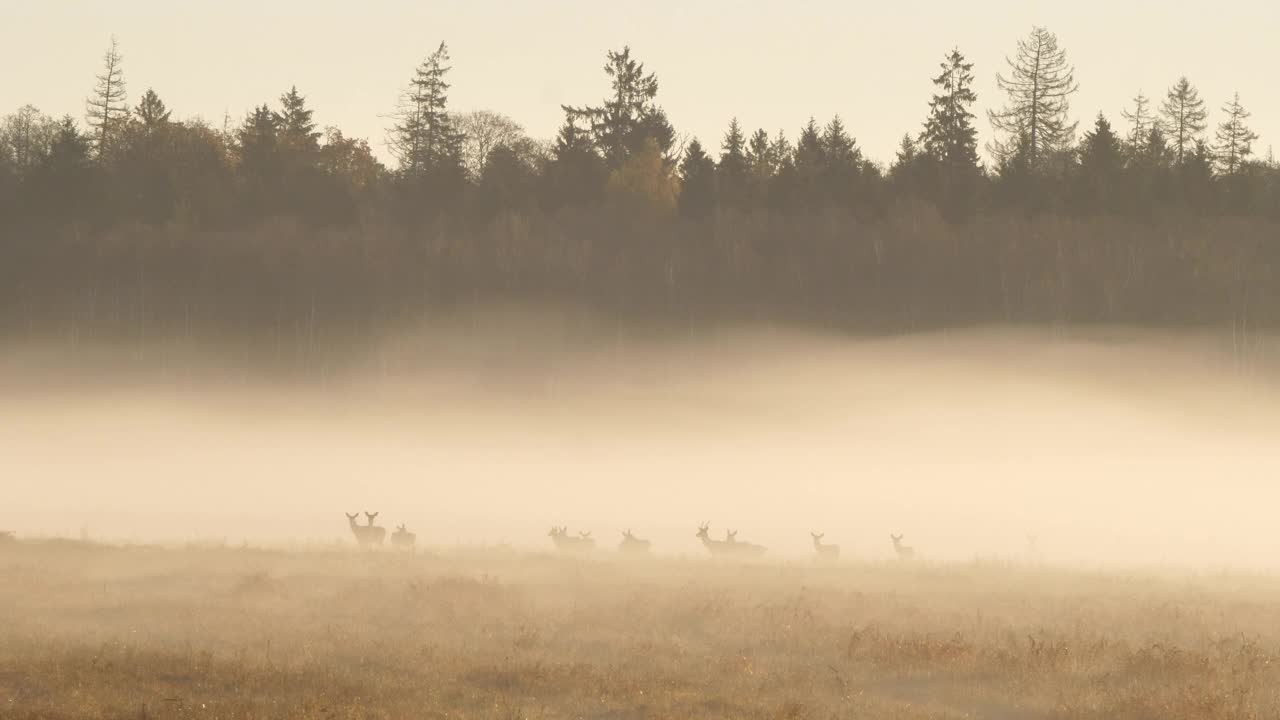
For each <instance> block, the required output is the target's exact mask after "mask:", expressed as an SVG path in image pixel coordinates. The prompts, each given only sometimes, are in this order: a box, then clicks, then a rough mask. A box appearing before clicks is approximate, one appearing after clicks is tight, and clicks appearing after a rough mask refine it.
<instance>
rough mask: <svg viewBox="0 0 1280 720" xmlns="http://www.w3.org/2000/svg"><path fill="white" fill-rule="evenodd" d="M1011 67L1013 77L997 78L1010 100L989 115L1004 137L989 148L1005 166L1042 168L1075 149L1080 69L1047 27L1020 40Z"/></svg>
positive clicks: (1033, 30) (1038, 29)
mask: <svg viewBox="0 0 1280 720" xmlns="http://www.w3.org/2000/svg"><path fill="white" fill-rule="evenodd" d="M1005 62H1007V63H1008V64H1009V76H1008V77H1005V76H1004V75H1002V74H997V75H996V82H997V83H998V84H999V86H1000V89H1001V90H1003V91H1004V92H1005V93H1006V94H1007V95H1008V96H1009V100H1008V103H1007V104H1006V105H1005V106H1004V107H1003V108H1001V109H999V110H992V111H990V112H989V113H988V117H989V118H990V120H991V125H992V127H993V128H994V129H995V130H996V131H997V132H999V133H1003V134H1004V137H1003V138H997V139H996V140H994V141H992V143H991V144H990V145H989V146H988V147H989V149H990V150H991V152H992V154H993V155H995V156H996V158H997V159H998V160H1000V161H1001V163H1002V164H1004V165H1011V164H1019V165H1026V166H1027V167H1029V168H1031V169H1040V168H1042V167H1043V166H1044V164H1045V162H1046V160H1047V159H1048V158H1051V157H1053V156H1054V155H1055V154H1057V153H1058V152H1059V151H1061V150H1064V149H1067V148H1069V147H1070V145H1071V141H1072V137H1073V136H1074V135H1075V131H1076V123H1073V122H1070V121H1069V119H1068V112H1069V111H1070V108H1071V106H1070V102H1069V98H1070V97H1071V95H1072V94H1074V93H1075V92H1076V90H1078V89H1079V85H1078V84H1077V83H1076V81H1075V68H1074V67H1072V66H1071V65H1070V64H1069V63H1068V62H1067V53H1066V51H1065V50H1063V49H1062V48H1060V47H1059V46H1058V38H1057V36H1056V35H1054V34H1053V33H1051V32H1049V31H1048V30H1046V29H1044V28H1041V27H1035V28H1032V30H1031V34H1030V35H1029V36H1028V37H1027V38H1026V39H1024V40H1019V41H1018V52H1017V54H1016V55H1015V56H1014V58H1013V59H1008V58H1006V60H1005Z"/></svg>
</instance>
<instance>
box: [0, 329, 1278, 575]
mask: <svg viewBox="0 0 1280 720" xmlns="http://www.w3.org/2000/svg"><path fill="white" fill-rule="evenodd" d="M134 350H136V349H134ZM183 352H185V353H187V354H186V355H184V354H183V353H182V352H178V351H176V350H173V349H172V348H167V349H163V350H161V349H156V348H153V349H149V350H146V351H145V352H141V351H133V350H131V351H130V352H129V353H123V355H126V356H127V357H125V358H124V359H122V353H120V352H116V353H114V354H113V353H109V352H106V351H100V350H92V349H86V348H79V349H77V350H76V351H74V352H71V351H68V350H67V349H66V348H62V349H60V350H57V351H55V350H50V349H49V348H25V349H21V350H19V349H17V348H15V346H13V345H10V346H9V348H8V350H6V351H4V357H5V362H4V363H3V365H2V366H0V372H2V374H3V377H2V378H0V390H2V391H3V393H4V396H5V397H6V398H8V399H7V400H6V402H5V406H4V411H3V412H2V413H0V448H3V451H2V452H0V477H3V478H4V492H3V498H2V500H0V505H2V506H0V529H9V530H14V531H17V533H18V534H19V536H23V537H34V536H72V537H77V536H80V535H81V534H85V535H87V536H88V537H91V538H94V539H103V540H111V541H128V542H163V543H188V542H198V543H204V542H215V543H221V542H226V543H235V544H239V543H242V542H247V543H251V544H266V545H287V546H307V545H310V544H320V543H332V542H344V543H345V542H349V540H350V536H349V533H348V531H347V526H346V519H345V518H344V517H343V513H344V512H356V511H364V510H368V511H378V512H380V513H381V514H380V516H379V518H378V522H379V524H381V525H384V526H387V527H393V526H395V525H398V524H401V523H404V524H407V525H408V527H409V529H411V530H413V531H416V532H417V533H418V542H419V544H420V545H422V544H426V545H429V546H440V547H445V548H447V547H451V546H455V545H492V544H498V543H507V544H510V545H512V546H514V547H517V548H521V549H544V550H545V549H549V548H550V543H549V542H548V539H547V537H546V532H547V528H549V527H550V526H552V525H567V526H568V527H569V528H570V530H571V531H578V530H591V531H593V533H594V535H595V537H596V538H597V539H598V540H599V541H600V542H601V545H602V547H603V548H605V549H611V548H612V547H613V546H614V545H615V544H616V542H617V539H618V537H619V531H621V530H623V529H626V528H630V529H632V530H633V531H635V533H636V534H637V535H639V536H641V537H646V538H649V539H651V540H653V542H654V547H655V551H657V552H660V553H664V554H671V555H679V554H688V555H701V554H703V550H702V548H701V547H700V546H699V545H698V543H697V541H696V539H695V538H694V531H695V529H696V527H697V525H698V524H699V523H700V522H704V521H705V522H710V523H711V524H712V533H713V536H715V537H719V536H721V534H722V533H723V532H724V530H725V529H735V530H738V531H739V538H740V539H742V540H749V541H753V542H758V543H762V544H765V545H767V546H769V549H770V552H769V555H770V557H775V558H782V559H798V558H806V557H808V556H809V555H810V553H811V547H810V540H809V532H810V531H815V532H825V533H826V540H827V542H832V543H838V544H840V545H841V546H842V547H843V549H844V557H845V558H847V559H858V560H866V561H873V562H878V561H883V560H887V559H889V558H890V557H891V556H892V548H891V546H890V544H889V540H888V534H889V533H890V532H895V533H902V534H905V536H906V539H905V542H906V544H908V545H911V546H913V547H915V548H916V551H917V553H918V554H920V555H921V556H923V557H924V558H925V559H926V560H930V561H940V562H941V561H967V560H972V559H988V560H1006V559H1012V560H1025V559H1037V560H1042V561H1044V562H1051V563H1061V564H1073V565H1087V566H1101V565H1109V566H1110V565H1169V566H1179V567H1184V566H1185V567H1201V568H1219V567H1254V568H1271V567H1274V566H1275V564H1276V562H1277V558H1280V530H1278V529H1277V524H1276V521H1275V520H1276V516H1277V511H1278V509H1280V503H1278V502H1277V500H1280V490H1278V489H1277V484H1276V482H1275V479H1276V478H1277V477H1280V473H1278V472H1277V471H1278V470H1280V454H1277V453H1276V451H1275V434H1274V430H1275V428H1277V427H1280V424H1278V423H1277V421H1278V420H1280V404H1278V403H1277V402H1276V400H1277V391H1276V390H1277V385H1276V383H1275V379H1276V377H1277V376H1276V374H1274V372H1273V371H1270V370H1267V369H1265V368H1263V367H1261V366H1259V365H1258V364H1256V363H1253V364H1250V365H1249V366H1248V367H1247V368H1246V367H1242V365H1241V363H1240V362H1239V360H1238V358H1239V355H1238V353H1232V352H1230V345H1229V343H1223V342H1220V341H1215V340H1212V339H1209V338H1193V337H1188V336H1185V335H1184V336H1173V335H1162V334H1155V333H1151V332H1145V331H1144V332H1138V331H1124V330H1114V329H1112V330H1106V331H1090V330H1080V331H1073V332H1056V333H1050V332H1044V331H1031V330H1016V329H1014V330H1010V329H998V330H997V329H975V330H968V331H951V332H945V333H942V332H939V333H922V334H915V335H909V336H900V337H886V338H851V337H844V336H837V335H830V334H818V333H802V332H796V331H781V330H777V329H769V328H740V329H737V330H732V331H727V330H726V331H722V332H719V333H715V334H711V335H701V334H700V335H699V337H698V338H697V339H692V338H690V337H680V338H676V339H672V338H670V337H666V338H639V337H636V336H635V334H634V333H631V334H622V333H619V332H617V331H616V329H613V328H610V327H608V326H605V325H594V326H591V327H590V328H589V329H584V325H583V324H582V323H576V324H566V323H564V322H560V321H553V320H548V319H546V318H542V317H536V316H533V315H524V316H518V317H516V316H512V315H511V314H510V313H507V314H502V313H490V314H483V315H474V316H466V317H461V318H453V319H450V320H448V321H433V322H428V323H424V324H423V326H421V327H417V328H414V329H413V330H412V331H405V332H401V333H397V334H396V335H395V336H394V337H388V338H387V339H385V341H383V342H380V343H377V344H376V347H373V348H371V349H370V350H369V352H367V353H365V354H363V355H362V357H364V358H366V359H365V360H362V361H360V362H358V363H353V364H351V363H349V364H348V365H346V366H345V367H344V369H342V370H340V371H339V370H334V369H332V368H328V369H326V370H324V371H323V372H316V373H311V374H309V375H306V376H305V379H299V378H298V377H283V376H281V375H279V374H271V373H267V372H257V371H255V369H254V365H253V363H252V362H245V361H244V359H243V356H241V357H240V358H239V359H237V360H227V359H226V358H223V359H221V360H219V359H211V358H212V356H211V355H210V354H209V353H207V352H201V351H197V350H192V349H190V348H188V349H187V350H185V351H183ZM179 358H185V359H179ZM201 358H202V359H201ZM197 359H199V361H197ZM104 368H110V370H106V369H104ZM174 368H178V369H179V370H177V371H175V369H174ZM1028 535H1034V536H1035V537H1036V538H1037V539H1038V543H1037V546H1038V553H1037V555H1036V556H1034V558H1032V556H1031V555H1029V550H1028V543H1027V540H1026V538H1027V536H1028Z"/></svg>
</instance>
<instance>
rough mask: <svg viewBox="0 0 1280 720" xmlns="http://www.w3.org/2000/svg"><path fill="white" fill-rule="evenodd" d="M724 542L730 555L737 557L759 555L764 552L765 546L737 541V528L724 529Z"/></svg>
mask: <svg viewBox="0 0 1280 720" xmlns="http://www.w3.org/2000/svg"><path fill="white" fill-rule="evenodd" d="M724 540H725V544H726V545H727V546H728V547H729V554H730V555H737V556H739V557H760V556H761V555H764V554H765V552H766V549H765V546H763V545H756V544H755V543H749V542H738V531H737V530H726V531H725V533H724Z"/></svg>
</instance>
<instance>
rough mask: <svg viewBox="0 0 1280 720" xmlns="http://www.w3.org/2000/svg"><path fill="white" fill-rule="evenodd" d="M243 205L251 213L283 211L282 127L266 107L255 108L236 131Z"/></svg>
mask: <svg viewBox="0 0 1280 720" xmlns="http://www.w3.org/2000/svg"><path fill="white" fill-rule="evenodd" d="M236 149H237V151H238V155H239V158H240V177H241V180H242V181H243V183H244V188H243V189H244V202H245V204H246V206H247V208H248V211H249V212H250V214H266V213H271V212H275V211H277V210H279V209H280V205H281V196H282V190H283V188H282V175H283V169H282V167H281V163H280V127H279V124H278V120H277V117H276V114H275V113H274V112H272V111H271V108H269V107H267V106H266V105H260V106H258V107H256V108H254V109H253V111H252V112H250V113H249V115H248V116H247V117H246V118H245V120H244V122H243V123H242V124H241V126H240V129H239V130H238V131H236Z"/></svg>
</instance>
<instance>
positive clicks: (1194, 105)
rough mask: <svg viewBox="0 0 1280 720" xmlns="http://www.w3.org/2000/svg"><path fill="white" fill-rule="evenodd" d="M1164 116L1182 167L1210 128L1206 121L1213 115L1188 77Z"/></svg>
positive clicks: (1163, 108)
mask: <svg viewBox="0 0 1280 720" xmlns="http://www.w3.org/2000/svg"><path fill="white" fill-rule="evenodd" d="M1160 111H1161V113H1162V114H1163V115H1164V124H1165V127H1166V128H1168V131H1169V139H1170V140H1172V141H1173V154H1174V159H1175V160H1176V161H1177V164H1178V165H1182V164H1183V163H1184V162H1185V161H1186V157H1187V155H1188V154H1189V153H1190V152H1191V151H1192V150H1193V149H1194V148H1195V145H1196V141H1197V140H1198V139H1199V137H1200V133H1202V132H1204V130H1205V128H1206V127H1208V124H1207V123H1206V122H1205V119H1206V118H1208V116H1209V113H1208V112H1207V111H1206V110H1205V109H1204V101H1203V100H1201V99H1200V92H1199V91H1198V90H1196V89H1195V87H1194V86H1193V85H1192V84H1191V82H1190V81H1188V80H1187V78H1186V76H1183V77H1181V78H1179V79H1178V82H1177V83H1176V84H1174V86H1173V87H1171V88H1169V93H1168V95H1167V96H1166V98H1165V101H1164V104H1163V105H1162V106H1161V108H1160Z"/></svg>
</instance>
